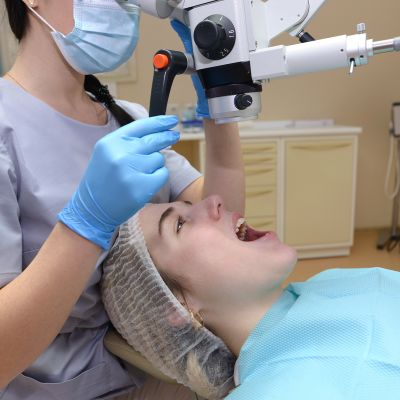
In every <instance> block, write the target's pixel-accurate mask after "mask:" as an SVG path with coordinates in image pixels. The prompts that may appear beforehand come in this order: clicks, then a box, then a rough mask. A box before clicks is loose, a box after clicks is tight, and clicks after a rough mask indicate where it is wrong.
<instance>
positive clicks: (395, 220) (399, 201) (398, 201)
mask: <svg viewBox="0 0 400 400" xmlns="http://www.w3.org/2000/svg"><path fill="white" fill-rule="evenodd" d="M396 140H397V164H398V167H397V171H400V138H398V139H396ZM397 179H400V176H398V177H397ZM399 210H400V190H399V192H398V193H397V195H396V197H395V198H394V202H393V216H392V233H391V236H392V238H399V237H400V235H399V232H398V224H399Z"/></svg>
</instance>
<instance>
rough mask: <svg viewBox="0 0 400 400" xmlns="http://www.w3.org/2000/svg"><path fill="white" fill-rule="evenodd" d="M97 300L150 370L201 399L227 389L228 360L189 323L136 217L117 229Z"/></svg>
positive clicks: (206, 333)
mask: <svg viewBox="0 0 400 400" xmlns="http://www.w3.org/2000/svg"><path fill="white" fill-rule="evenodd" d="M102 296H103V301H104V305H105V307H106V310H107V312H108V315H109V317H110V319H111V322H112V323H113V325H114V327H115V328H116V329H117V331H118V332H119V333H120V334H121V335H122V336H123V337H124V338H125V339H126V341H127V342H128V343H129V344H130V345H131V346H132V347H133V348H134V349H135V350H137V351H139V352H140V353H141V354H142V355H143V356H144V357H145V358H146V359H147V360H148V361H149V362H150V363H151V364H152V365H153V366H154V367H155V368H158V369H159V370H160V371H161V372H163V373H164V374H165V375H167V376H169V377H171V378H173V379H175V380H176V381H178V382H179V383H182V384H183V385H186V386H188V387H190V388H191V389H192V390H194V391H195V392H196V393H197V394H199V395H200V396H202V397H204V398H206V399H220V398H223V397H225V396H226V395H227V394H228V392H229V391H230V390H231V389H232V388H233V369H234V363H235V358H234V356H233V355H232V353H231V352H230V351H229V349H228V348H227V347H226V345H225V344H224V343H223V342H222V341H221V340H220V339H219V338H217V337H216V336H215V335H213V334H212V333H211V332H210V331H209V330H208V329H206V328H204V327H202V326H201V325H200V324H198V323H196V322H194V321H193V318H191V316H190V314H189V312H188V311H187V310H186V309H185V308H184V307H183V306H182V305H181V304H180V302H179V301H178V300H177V299H176V297H175V296H174V295H173V293H172V292H171V290H170V289H169V288H168V286H167V285H166V284H165V282H164V281H163V279H162V278H161V276H160V274H159V273H158V271H157V269H156V267H155V265H154V263H153V261H152V259H151V257H150V254H149V252H148V250H147V246H146V243H145V239H144V236H143V232H142V229H141V227H140V222H139V213H137V214H136V215H135V216H134V217H133V218H131V219H130V220H129V221H128V222H127V223H126V224H124V225H123V226H121V227H120V231H119V236H118V238H117V240H116V242H115V244H114V246H113V247H112V249H111V251H110V253H109V255H108V257H107V259H106V260H105V262H104V275H103V281H102Z"/></svg>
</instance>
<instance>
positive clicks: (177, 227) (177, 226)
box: [176, 216, 186, 233]
mask: <svg viewBox="0 0 400 400" xmlns="http://www.w3.org/2000/svg"><path fill="white" fill-rule="evenodd" d="M185 222H186V221H185V220H184V219H183V218H182V217H181V216H179V217H178V221H177V222H176V233H179V231H180V230H181V229H182V226H183V224H184V223H185Z"/></svg>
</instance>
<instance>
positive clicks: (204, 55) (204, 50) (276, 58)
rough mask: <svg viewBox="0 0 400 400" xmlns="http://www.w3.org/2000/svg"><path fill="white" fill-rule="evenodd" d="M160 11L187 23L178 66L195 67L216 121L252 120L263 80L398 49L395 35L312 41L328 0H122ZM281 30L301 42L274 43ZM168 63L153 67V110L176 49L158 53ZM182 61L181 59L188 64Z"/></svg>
mask: <svg viewBox="0 0 400 400" xmlns="http://www.w3.org/2000/svg"><path fill="white" fill-rule="evenodd" d="M126 1H128V2H131V3H133V4H137V5H140V7H141V8H142V10H143V11H144V12H146V13H149V14H151V15H153V16H156V17H158V18H167V17H170V18H176V19H180V20H181V21H184V22H185V23H186V24H187V25H188V26H190V29H191V34H192V42H193V57H191V56H190V55H186V57H184V58H186V60H185V59H184V58H183V59H179V60H178V61H177V62H178V65H179V67H178V69H179V71H178V72H176V73H179V74H180V73H184V72H185V70H186V67H188V71H189V72H191V71H192V68H194V69H195V70H196V71H197V73H198V75H199V77H200V79H201V81H202V84H203V86H204V88H205V90H206V96H207V98H208V102H209V109H210V114H211V117H212V118H213V119H215V120H216V121H217V123H224V122H232V121H241V120H246V119H255V118H257V116H258V114H259V113H260V111H261V91H262V83H263V82H265V81H268V80H270V79H275V78H279V77H285V76H293V75H299V74H305V73H311V72H319V71H325V70H330V69H336V68H341V67H348V68H349V71H350V73H353V71H354V69H355V67H357V66H361V65H366V64H367V63H368V61H369V58H370V57H372V56H374V55H377V54H381V53H386V52H392V51H400V37H397V38H393V39H388V40H383V41H373V40H371V39H367V35H366V32H365V24H363V23H360V24H358V26H357V34H355V35H351V36H347V35H342V36H336V37H331V38H327V39H321V40H314V38H313V37H312V36H311V35H310V34H308V33H307V32H305V31H304V29H305V27H306V25H307V24H308V22H309V21H310V20H311V18H312V17H313V16H314V14H315V13H316V12H317V11H318V10H319V8H320V7H321V6H322V5H323V3H324V1H325V0H126ZM283 32H289V33H290V34H291V35H292V36H297V37H298V38H299V40H300V42H301V43H300V44H295V45H291V46H282V45H276V46H275V45H274V46H272V45H271V41H272V40H273V39H274V38H276V37H277V36H278V35H280V34H281V33H283ZM158 54H159V55H161V56H162V57H164V59H165V60H166V59H169V63H167V64H165V63H164V64H162V66H161V67H156V68H155V75H156V76H157V78H156V76H155V79H154V81H153V92H152V102H151V103H152V105H153V107H152V106H151V107H150V114H151V115H156V114H158V113H165V109H166V105H167V101H168V95H169V90H170V88H171V85H172V80H173V79H174V76H175V72H172V70H174V69H176V68H177V67H176V64H175V62H176V61H175V60H176V59H177V58H179V57H178V55H177V54H176V53H175V52H172V53H171V52H169V51H160V52H159V53H158ZM185 65H186V66H185Z"/></svg>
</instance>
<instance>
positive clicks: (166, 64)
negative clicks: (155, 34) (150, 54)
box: [149, 50, 188, 117]
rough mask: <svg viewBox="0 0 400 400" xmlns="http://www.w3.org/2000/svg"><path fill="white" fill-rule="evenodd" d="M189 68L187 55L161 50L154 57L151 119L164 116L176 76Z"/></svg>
mask: <svg viewBox="0 0 400 400" xmlns="http://www.w3.org/2000/svg"><path fill="white" fill-rule="evenodd" d="M187 68H188V61H187V58H186V55H185V53H181V52H179V51H172V50H160V51H158V52H157V53H156V54H155V56H154V75H153V85H152V88H151V98H150V110H149V114H150V117H155V116H157V115H164V114H165V113H166V111H167V104H168V99H169V94H170V92H171V88H172V84H173V82H174V79H175V76H176V75H179V74H183V73H184V72H185V71H186V70H187Z"/></svg>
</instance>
